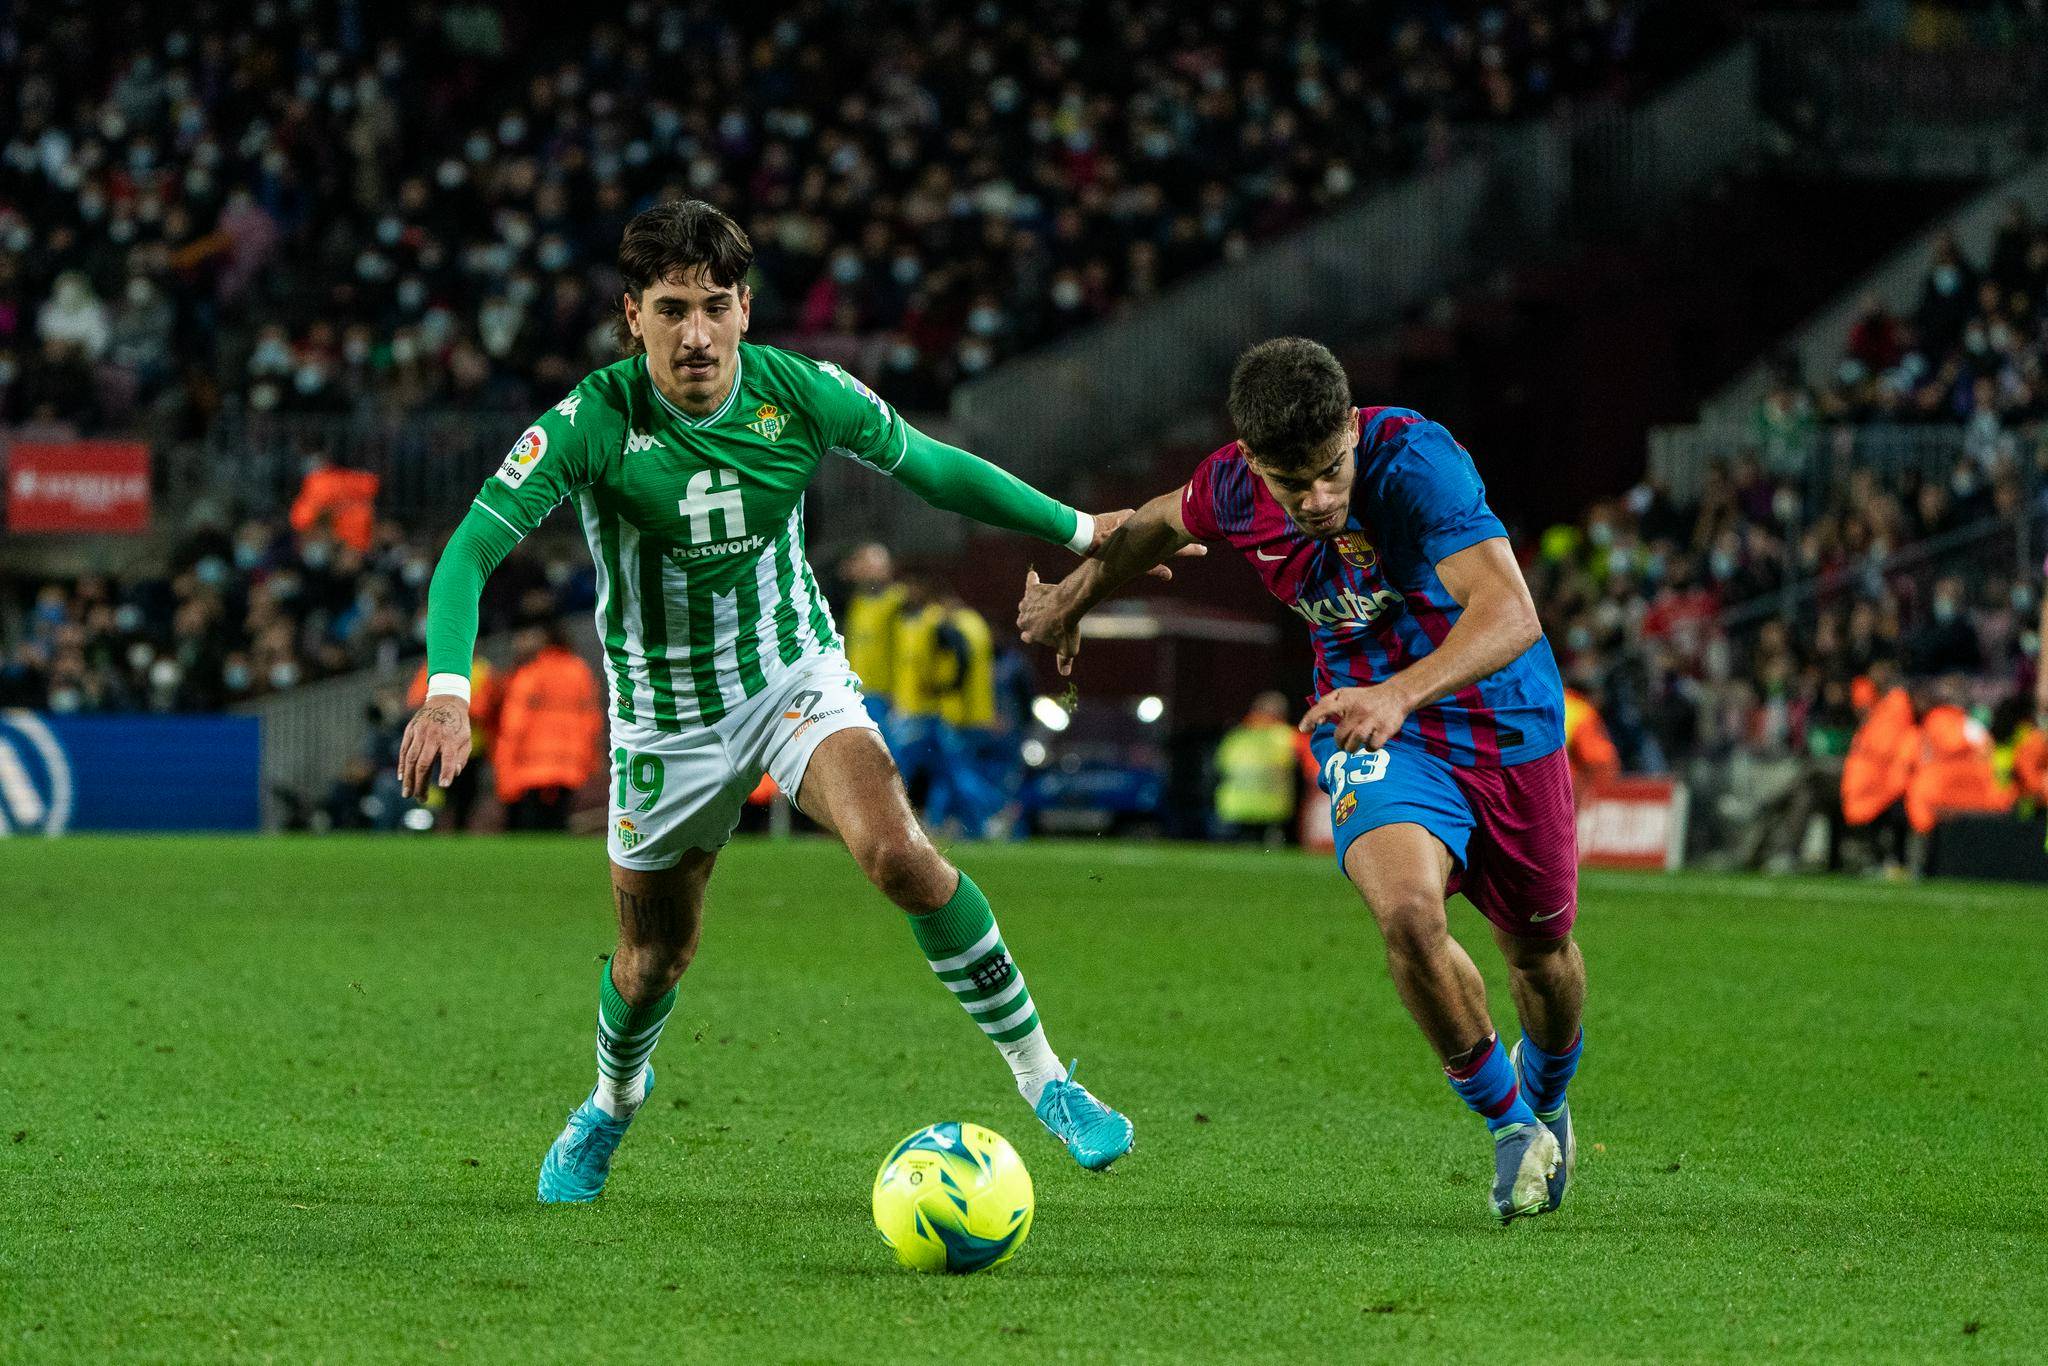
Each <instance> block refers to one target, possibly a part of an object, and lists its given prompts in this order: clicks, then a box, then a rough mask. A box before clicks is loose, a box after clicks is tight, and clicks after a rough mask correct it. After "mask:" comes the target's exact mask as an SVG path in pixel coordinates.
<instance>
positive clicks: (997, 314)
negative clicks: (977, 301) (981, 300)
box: [967, 304, 1003, 337]
mask: <svg viewBox="0 0 2048 1366" xmlns="http://www.w3.org/2000/svg"><path fill="white" fill-rule="evenodd" d="M1002 329H1003V311H1002V310H1001V309H999V308H994V307H991V306H989V305H988V304H982V305H980V306H979V307H977V308H971V309H969V310H968V311H967V330H968V331H969V332H972V333H974V335H975V336H977V337H992V336H994V335H995V334H996V333H998V332H1000V331H1002Z"/></svg>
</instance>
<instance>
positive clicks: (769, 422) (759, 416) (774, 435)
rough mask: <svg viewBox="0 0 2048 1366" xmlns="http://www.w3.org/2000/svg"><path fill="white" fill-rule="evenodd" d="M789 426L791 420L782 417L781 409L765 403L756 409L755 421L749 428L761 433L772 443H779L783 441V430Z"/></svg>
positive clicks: (748, 425)
mask: <svg viewBox="0 0 2048 1366" xmlns="http://www.w3.org/2000/svg"><path fill="white" fill-rule="evenodd" d="M788 425H789V419H788V418H786V417H784V416H783V415H782V410H781V409H780V408H777V407H776V406H775V405H774V404H772V403H764V404H762V405H761V406H760V407H758V408H756V409H754V420H753V421H752V422H749V423H748V424H747V428H748V430H750V431H756V432H759V433H760V434H761V435H762V436H765V437H767V438H768V439H769V440H770V441H779V440H781V439H782V429H783V428H784V427H786V426H788Z"/></svg>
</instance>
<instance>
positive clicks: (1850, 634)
mask: <svg viewBox="0 0 2048 1366" xmlns="http://www.w3.org/2000/svg"><path fill="white" fill-rule="evenodd" d="M2025 498H2026V493H2025V490H2024V486H2023V483H2022V479H2021V474H2020V471H2019V470H2018V469H2017V468H2016V467H2015V466H2014V465H2013V464H2012V463H2011V462H2010V461H2006V462H2002V463H2000V464H1999V465H1998V466H1997V467H1996V468H1995V469H1994V470H1992V471H1991V472H1989V473H1987V472H1986V471H1985V470H1984V469H1983V468H1982V467H1981V466H1980V465H1979V464H1978V463H1977V462H1976V460H1975V459H1974V458H1973V457H1970V456H1964V457H1962V458H1961V459H1959V460H1958V461H1957V462H1956V463H1955V464H1954V466H1953V467H1952V468H1951V469H1950V470H1949V472H1948V473H1947V475H1946V477H1945V478H1923V477H1920V476H1918V475H1912V474H1909V475H1907V476H1906V477H1905V478H1904V479H1903V480H1900V481H1881V480H1880V479H1879V478H1878V477H1877V475H1876V474H1875V473H1874V472H1872V471H1870V470H1868V469H1859V470H1855V471H1853V472H1851V473H1850V474H1848V476H1847V477H1846V478H1844V479H1843V480H1841V481H1839V482H1838V483H1836V484H1834V485H1832V486H1831V487H1828V488H1827V489H1825V490H1824V491H1823V492H1822V493H1821V495H1820V496H1819V497H1814V496H1813V495H1811V494H1810V493H1809V492H1807V491H1806V490H1805V489H1804V487H1803V481H1789V480H1786V479H1783V478H1781V477H1777V476H1774V475H1772V474H1771V473H1769V472H1768V471H1767V470H1766V468H1765V467H1764V465H1763V463H1762V462H1761V461H1760V460H1759V459H1758V458H1757V457H1756V456H1754V455H1748V456H1744V457H1742V458H1740V459H1738V460H1737V461H1735V462H1734V463H1733V464H1732V465H1721V466H1717V467H1715V468H1714V470H1713V471H1712V472H1711V474H1710V476H1709V478H1708V480H1707V484H1706V487H1705V489H1704V491H1703V493H1702V496H1701V497H1700V499H1699V500H1698V501H1697V502H1696V503H1695V504H1693V505H1691V506H1680V505H1679V504H1677V503H1675V502H1674V501H1673V500H1672V499H1671V498H1670V497H1669V496H1668V495H1667V494H1666V493H1665V492H1664V491H1663V490H1662V489H1661V488H1660V487H1659V486H1658V485H1657V484H1656V483H1655V482H1654V481H1651V482H1645V483H1643V484H1641V485H1639V486H1637V487H1636V488H1635V489H1633V490H1631V491H1630V492H1629V493H1628V495H1627V496H1626V497H1624V498H1621V499H1617V500H1613V501H1610V502H1604V503H1601V504H1599V505H1596V506H1595V507H1594V508H1592V509H1591V510H1590V512H1589V513H1588V515H1587V517H1586V519H1585V520H1584V522H1583V523H1582V524H1580V525H1576V526H1561V527H1554V528H1552V529H1551V530H1550V531H1548V532H1546V533H1545V534H1544V536H1543V537H1542V538H1541V540H1540V542H1539V543H1538V544H1537V545H1536V546H1535V547H1533V554H1531V556H1530V557H1529V559H1530V583H1531V588H1532V590H1533V591H1534V593H1535V596H1536V601H1537V603H1538V604H1539V606H1540V607H1541V609H1542V610H1543V612H1544V615H1545V620H1546V625H1547V629H1548V632H1549V635H1550V639H1551V641H1552V643H1553V646H1554V647H1555V649H1556V651H1557V654H1558V659H1559V664H1560V667H1561V668H1562V669H1563V670H1564V672H1565V674H1566V676H1567V678H1568V679H1570V680H1571V681H1573V682H1575V683H1577V684H1578V685H1580V686H1581V687H1582V688H1584V689H1586V690H1588V691H1589V692H1590V693H1592V694H1593V695H1595V696H1597V697H1599V698H1600V699H1601V700H1602V703H1603V707H1604V710H1605V713H1606V719H1607V723H1608V725H1609V727H1610V729H1611V730H1612V732H1613V734H1614V737H1615V741H1616V744H1617V745H1618V746H1619V748H1620V749H1621V751H1622V756H1623V759H1624V762H1625V764H1626V766H1627V767H1628V768H1630V769H1632V770H1636V771H1645V772H1660V771H1665V770H1666V769H1668V768H1670V767H1671V766H1672V765H1673V764H1675V763H1676V762H1678V761H1679V760H1681V759H1684V758H1687V757H1690V756H1694V755H1710V756H1719V755H1727V754H1731V753H1735V752H1746V753H1749V754H1752V755H1757V754H1778V753H1787V752H1805V751H1808V750H1811V749H1818V750H1822V751H1828V752H1833V753H1840V752H1841V750H1842V749H1843V748H1844V747H1845V746H1846V744H1847V738H1848V733H1849V731H1850V730H1852V729H1853V727H1854V724H1855V714H1854V710H1853V708H1852V706H1851V698H1850V691H1851V685H1852V683H1853V681H1854V680H1855V679H1856V678H1858V677H1867V676H1870V675H1872V674H1877V675H1879V676H1883V677H1887V678H1896V677H1913V678H1938V677H1943V676H1949V675H1963V674H1966V675H1968V676H1969V677H1970V678H1971V680H1972V696H1973V700H1980V701H1983V702H1985V703H1986V704H1987V705H1988V704H1991V703H1995V702H1997V701H2000V700H2002V699H2004V698H2005V697H2007V696H2010V695H2020V696H2026V695H2028V694H2029V693H2030V690H2031V686H2032V682H2033V677H2034V671H2035V667H2036V664H2035V658H2036V653H2037V650H2038V642H2037V641H2036V639H2035V637H2034V629H2033V627H2034V618H2033V611H2034V607H2035V604H2036V602H2037V601H2038V597H2037V593H2038V591H2039V582H2038V578H2037V576H2036V575H2034V574H2032V573H2027V574H2021V573H2018V572H2017V570H2018V568H2019V565H2018V558H2017V554H2018V552H2017V548H2016V547H2015V545H2014V543H2013V540H2012V534H2013V533H2012V531H2011V524H2010V523H2004V524H2003V525H2002V527H2001V528H2000V529H1996V530H1994V529H1993V525H1994V524H1993V521H1992V520H1991V519H1995V518H2000V517H2006V516H2009V515H2010V514H2012V513H2014V512H2016V511H2017V510H2018V509H2019V508H2020V507H2021V506H2022V504H2023V502H2024V500H2025ZM1979 531H1981V532H1982V534H1981V536H1980V535H1977V534H1975V533H1977V532H1979ZM1958 542H1960V544H1959V543H1958ZM1926 546H1947V547H1949V548H1948V549H1947V550H1946V552H1945V553H1936V554H1933V555H1931V556H1928V557H1926V558H1925V559H1923V558H1921V557H1920V556H1919V555H1918V554H1917V553H1914V552H1915V551H1916V548H1919V547H1926ZM1731 609H1737V610H1731Z"/></svg>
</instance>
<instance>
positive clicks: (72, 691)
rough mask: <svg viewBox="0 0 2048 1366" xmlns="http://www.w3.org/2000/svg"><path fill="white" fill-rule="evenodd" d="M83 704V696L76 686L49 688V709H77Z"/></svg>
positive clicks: (64, 710) (60, 710)
mask: <svg viewBox="0 0 2048 1366" xmlns="http://www.w3.org/2000/svg"><path fill="white" fill-rule="evenodd" d="M84 705H85V698H84V697H83V696H82V695H81V694H80V693H79V691H78V689H76V688H52V689H50V710H51V711H58V712H72V711H77V710H78V709H79V708H80V707H83V706H84Z"/></svg>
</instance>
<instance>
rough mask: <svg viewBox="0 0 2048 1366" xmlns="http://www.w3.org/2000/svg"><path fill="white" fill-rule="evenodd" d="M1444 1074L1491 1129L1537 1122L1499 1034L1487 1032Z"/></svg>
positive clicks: (1499, 1129) (1493, 1131) (1492, 1130)
mask: <svg viewBox="0 0 2048 1366" xmlns="http://www.w3.org/2000/svg"><path fill="white" fill-rule="evenodd" d="M1444 1076H1445V1078H1446V1079H1448V1080H1449V1081H1450V1083H1451V1089H1452V1090H1453V1091H1456V1092H1457V1093H1458V1098H1459V1099H1460V1100H1462V1101H1464V1102H1465V1103H1466V1104H1467V1105H1469V1106H1471V1107H1472V1109H1473V1112H1474V1113H1476V1114H1477V1115H1478V1116H1479V1117H1480V1118H1481V1119H1483V1120H1485V1121H1486V1127H1487V1130H1488V1131H1489V1132H1491V1133H1496V1134H1497V1133H1499V1132H1500V1131H1501V1130H1502V1129H1505V1128H1507V1127H1508V1126H1510V1125H1513V1124H1534V1123H1535V1122H1536V1115H1535V1112H1534V1111H1532V1110H1531V1109H1530V1108H1529V1102H1527V1101H1526V1100H1523V1099H1522V1090H1521V1087H1519V1086H1517V1085H1516V1084H1515V1069H1514V1065H1513V1064H1512V1063H1510V1062H1509V1061H1508V1051H1507V1050H1506V1049H1505V1048H1502V1047H1501V1046H1500V1039H1499V1038H1498V1037H1497V1036H1495V1035H1492V1034H1489V1035H1487V1036H1486V1041H1485V1042H1484V1043H1482V1044H1480V1045H1479V1046H1478V1047H1476V1048H1474V1049H1473V1050H1472V1051H1471V1055H1470V1056H1469V1057H1468V1058H1466V1059H1465V1060H1464V1061H1463V1062H1461V1063H1460V1064H1459V1065H1458V1066H1457V1067H1446V1068H1444Z"/></svg>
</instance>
